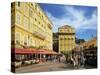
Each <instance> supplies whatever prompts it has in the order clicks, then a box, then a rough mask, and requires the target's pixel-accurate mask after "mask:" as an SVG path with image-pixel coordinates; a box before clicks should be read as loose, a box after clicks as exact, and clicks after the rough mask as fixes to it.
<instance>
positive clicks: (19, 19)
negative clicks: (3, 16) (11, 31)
mask: <svg viewBox="0 0 100 75" xmlns="http://www.w3.org/2000/svg"><path fill="white" fill-rule="evenodd" d="M16 23H17V24H21V14H20V13H17V14H16Z"/></svg>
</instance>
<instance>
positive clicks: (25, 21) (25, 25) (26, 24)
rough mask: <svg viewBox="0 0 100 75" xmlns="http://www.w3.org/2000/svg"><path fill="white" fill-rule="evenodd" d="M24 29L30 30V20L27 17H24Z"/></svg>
mask: <svg viewBox="0 0 100 75" xmlns="http://www.w3.org/2000/svg"><path fill="white" fill-rule="evenodd" d="M24 27H25V29H28V19H27V18H26V17H24Z"/></svg>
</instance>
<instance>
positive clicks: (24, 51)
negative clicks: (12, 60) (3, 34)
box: [11, 49, 57, 54]
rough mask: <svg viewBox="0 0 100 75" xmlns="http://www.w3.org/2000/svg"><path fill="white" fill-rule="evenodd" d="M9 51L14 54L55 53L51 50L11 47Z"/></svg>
mask: <svg viewBox="0 0 100 75" xmlns="http://www.w3.org/2000/svg"><path fill="white" fill-rule="evenodd" d="M11 53H15V54H57V53H56V52H54V51H53V50H46V49H43V50H36V49H11Z"/></svg>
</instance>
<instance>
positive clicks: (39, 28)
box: [11, 2, 52, 50]
mask: <svg viewBox="0 0 100 75" xmlns="http://www.w3.org/2000/svg"><path fill="white" fill-rule="evenodd" d="M11 32H12V33H11V35H12V42H13V43H15V45H16V43H19V44H21V45H25V46H34V47H42V48H45V49H49V50H52V23H51V21H50V20H49V19H48V17H47V16H46V14H45V13H44V12H43V11H42V9H41V8H40V6H39V4H37V3H30V2H14V3H12V4H11Z"/></svg>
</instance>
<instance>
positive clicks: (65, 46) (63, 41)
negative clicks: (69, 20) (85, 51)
mask: <svg viewBox="0 0 100 75" xmlns="http://www.w3.org/2000/svg"><path fill="white" fill-rule="evenodd" d="M58 33H59V35H58V39H59V52H67V51H71V50H72V49H73V48H74V47H75V29H74V28H72V27H71V26H68V25H64V26H62V27H59V29H58Z"/></svg>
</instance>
